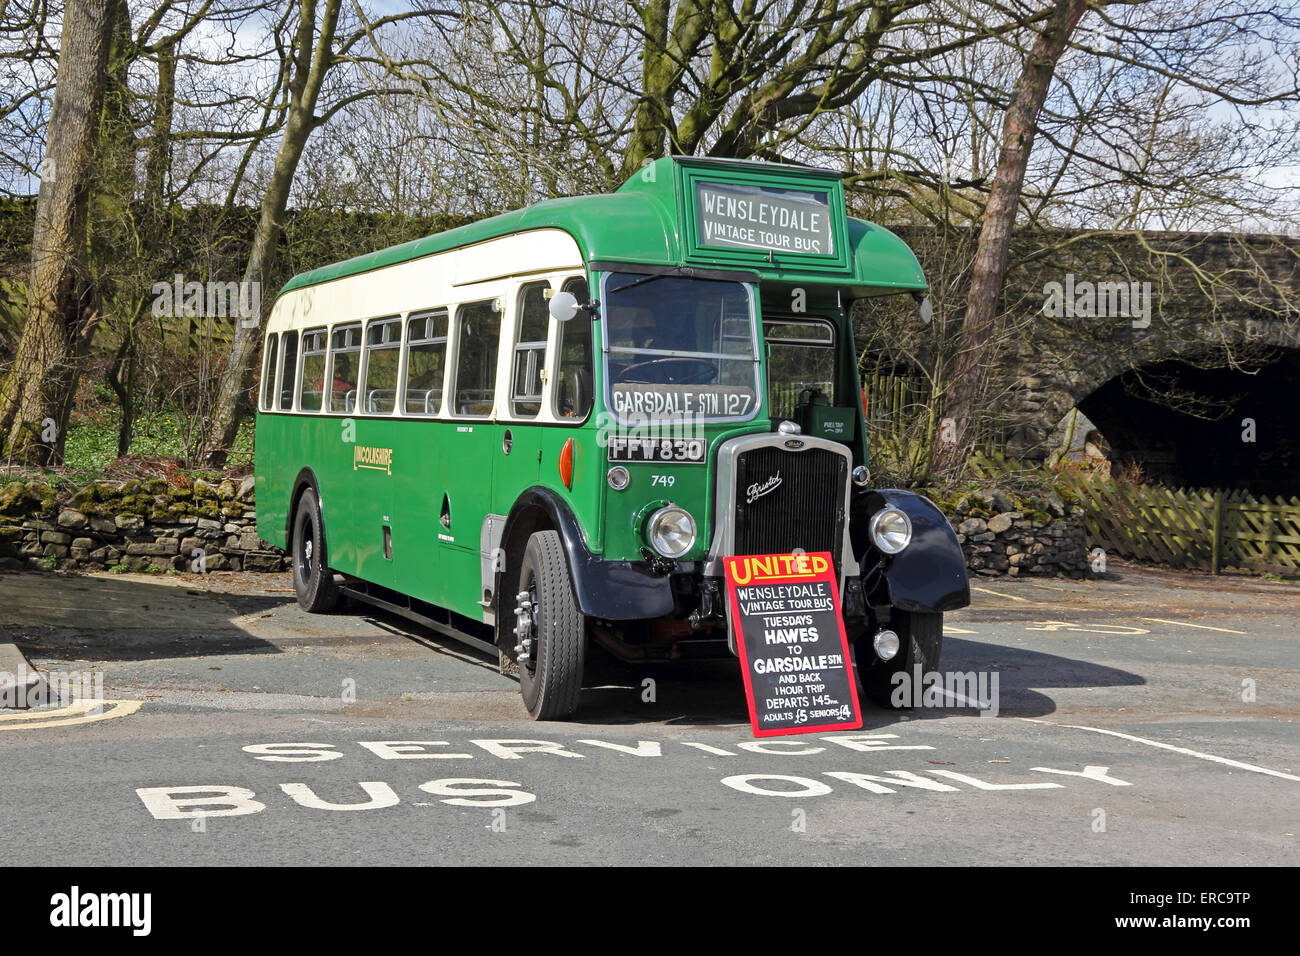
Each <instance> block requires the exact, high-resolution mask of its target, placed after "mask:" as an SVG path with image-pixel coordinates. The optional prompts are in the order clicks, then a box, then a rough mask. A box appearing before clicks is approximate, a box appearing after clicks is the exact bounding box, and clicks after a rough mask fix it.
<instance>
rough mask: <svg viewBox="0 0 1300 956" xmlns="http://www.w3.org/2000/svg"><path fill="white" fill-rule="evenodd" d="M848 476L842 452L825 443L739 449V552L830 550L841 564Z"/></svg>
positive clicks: (737, 546) (737, 462)
mask: <svg viewBox="0 0 1300 956" xmlns="http://www.w3.org/2000/svg"><path fill="white" fill-rule="evenodd" d="M848 477H849V476H848V465H847V464H846V463H845V460H844V456H843V455H838V454H836V453H834V452H831V451H825V450H823V449H810V450H808V451H786V450H784V449H782V448H772V447H765V448H755V449H754V450H752V451H745V452H741V453H740V454H739V455H737V457H736V498H735V500H736V514H735V522H736V525H735V552H736V554H788V553H790V552H791V551H793V550H794V549H795V548H801V549H802V550H804V551H808V552H814V551H829V552H830V553H831V554H832V555H834V557H835V567H836V570H839V566H840V552H841V550H842V546H841V545H842V542H843V540H844V538H843V536H844V490H845V482H847V481H848ZM778 478H779V480H778Z"/></svg>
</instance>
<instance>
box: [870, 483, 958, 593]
mask: <svg viewBox="0 0 1300 956" xmlns="http://www.w3.org/2000/svg"><path fill="white" fill-rule="evenodd" d="M886 505H893V506H894V507H895V508H898V509H899V510H900V511H903V512H905V513H906V514H907V516H908V517H909V518H911V519H912V542H911V544H909V545H908V546H907V547H906V548H904V549H903V550H902V551H901V552H899V553H898V554H895V555H886V554H882V553H881V552H880V550H879V549H878V548H877V547H876V546H875V545H874V544H872V543H871V539H870V534H869V533H868V530H867V526H868V523H869V522H870V520H871V516H872V515H874V514H875V513H876V512H877V511H879V510H880V509H881V508H884V507H885V506H886ZM849 538H850V541H851V542H852V546H853V555H854V557H856V558H857V560H858V566H859V568H860V569H861V572H862V586H863V591H864V592H865V595H866V600H867V604H869V605H871V606H873V607H881V606H884V605H888V606H890V607H895V608H899V609H900V610H904V611H955V610H956V609H957V608H959V607H965V606H966V605H968V604H970V582H969V581H968V580H967V577H966V558H965V556H964V555H963V554H962V550H961V545H960V544H958V543H957V534H956V532H954V531H953V530H952V526H951V525H950V524H948V519H947V518H945V517H944V516H943V512H941V511H940V510H939V509H938V507H936V506H935V503H934V502H933V501H931V500H930V499H929V498H926V497H925V496H923V495H918V494H916V493H915V492H911V491H900V490H898V489H894V488H882V489H875V490H872V491H864V492H856V493H855V494H854V495H853V499H852V501H851V502H850V503H849Z"/></svg>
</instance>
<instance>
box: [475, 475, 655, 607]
mask: <svg viewBox="0 0 1300 956" xmlns="http://www.w3.org/2000/svg"><path fill="white" fill-rule="evenodd" d="M542 514H544V515H545V516H546V521H545V522H543V523H542V525H541V526H549V527H551V528H553V529H555V530H556V531H557V532H559V535H560V540H561V541H562V542H563V544H564V553H565V556H566V557H567V558H568V560H569V572H570V573H571V574H572V576H573V589H574V592H575V594H574V596H575V597H576V598H577V600H578V607H579V608H581V610H582V613H583V614H586V615H587V616H588V617H598V618H602V619H604V620H607V621H632V620H641V619H646V618H656V617H663V616H665V615H667V614H671V613H672V611H673V607H674V602H673V590H672V584H671V581H670V579H669V578H668V577H667V576H666V575H662V574H655V573H653V572H652V571H650V570H649V568H647V567H646V566H645V565H643V564H640V563H637V562H632V561H606V560H605V559H604V558H601V557H600V556H599V555H594V554H592V553H591V552H590V551H589V550H587V545H586V543H585V542H584V541H583V538H582V530H581V528H579V527H578V522H577V519H575V518H574V517H573V512H572V511H570V510H569V506H568V504H567V503H566V502H565V501H564V500H563V499H562V498H561V497H560V496H559V495H557V494H556V493H555V492H553V491H551V490H550V489H549V488H541V487H534V488H529V489H528V490H527V491H525V492H524V493H523V494H522V495H520V496H519V500H518V501H516V502H515V504H514V507H513V508H511V509H510V514H509V515H507V516H506V524H505V527H504V528H503V529H502V532H501V540H502V541H503V542H515V543H516V544H517V543H518V542H519V541H523V542H524V543H525V544H526V543H527V537H528V535H529V534H531V533H532V531H531V530H530V529H531V528H533V527H535V526H539V525H538V518H539V517H540V516H541V515H542ZM518 550H519V551H520V553H522V546H520V547H519V549H518ZM511 551H512V548H511V547H509V546H507V555H506V560H507V562H509V561H510V560H511ZM502 578H503V574H502V572H498V573H497V588H496V592H495V593H496V594H497V595H500V594H501V586H502V583H503V581H502ZM510 600H511V601H513V596H512V597H511V598H510ZM498 614H500V610H499V609H498Z"/></svg>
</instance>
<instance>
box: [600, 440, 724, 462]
mask: <svg viewBox="0 0 1300 956" xmlns="http://www.w3.org/2000/svg"><path fill="white" fill-rule="evenodd" d="M707 448H708V443H707V442H705V441H704V439H702V438H624V437H618V436H612V435H611V436H610V437H609V439H608V444H607V446H606V451H607V453H608V455H609V460H610V461H612V462H645V461H648V462H671V463H676V464H681V465H702V464H704V457H705V450H706V449H707Z"/></svg>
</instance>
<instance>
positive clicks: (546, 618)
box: [514, 531, 587, 720]
mask: <svg viewBox="0 0 1300 956" xmlns="http://www.w3.org/2000/svg"><path fill="white" fill-rule="evenodd" d="M514 633H515V642H516V643H515V656H516V659H517V660H518V663H519V691H520V693H521V694H522V695H523V698H524V706H525V707H527V708H528V713H529V714H531V715H532V718H533V719H534V720H559V719H562V718H565V717H569V716H571V715H572V714H573V713H574V711H576V710H577V709H578V697H579V695H580V694H581V693H582V671H583V665H584V661H585V658H586V650H587V622H586V618H585V616H584V615H583V613H582V611H581V610H579V608H578V602H577V600H576V598H575V597H574V591H573V580H572V578H571V577H570V575H569V564H568V562H567V561H566V560H565V558H564V547H563V545H561V543H560V536H559V535H558V534H557V533H556V532H554V531H538V532H537V533H536V534H534V535H533V536H532V537H531V538H529V539H528V546H527V548H525V549H524V560H523V564H522V565H521V567H520V569H519V592H518V594H517V595H516V596H515V632H514Z"/></svg>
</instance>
